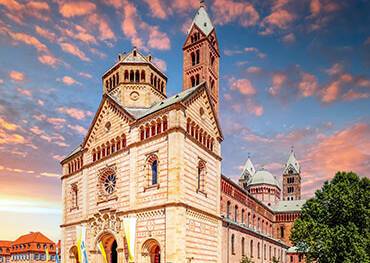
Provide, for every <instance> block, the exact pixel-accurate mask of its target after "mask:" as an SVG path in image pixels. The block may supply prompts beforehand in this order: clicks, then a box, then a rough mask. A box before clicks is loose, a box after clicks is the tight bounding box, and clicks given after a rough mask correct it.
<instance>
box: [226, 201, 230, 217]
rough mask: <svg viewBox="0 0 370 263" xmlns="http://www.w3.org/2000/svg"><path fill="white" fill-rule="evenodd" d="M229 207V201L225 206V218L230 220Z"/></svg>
mask: <svg viewBox="0 0 370 263" xmlns="http://www.w3.org/2000/svg"><path fill="white" fill-rule="evenodd" d="M230 206H231V203H230V201H227V206H226V217H227V218H228V219H229V218H230Z"/></svg>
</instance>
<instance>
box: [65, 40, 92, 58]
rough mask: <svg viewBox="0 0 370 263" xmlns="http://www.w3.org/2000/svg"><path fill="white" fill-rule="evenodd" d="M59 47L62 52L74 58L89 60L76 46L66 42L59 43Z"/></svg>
mask: <svg viewBox="0 0 370 263" xmlns="http://www.w3.org/2000/svg"><path fill="white" fill-rule="evenodd" d="M59 45H60V47H61V48H62V50H63V51H64V52H67V53H69V54H72V55H73V56H76V57H78V58H79V59H81V60H83V61H90V58H88V57H87V56H86V55H85V53H84V52H83V51H81V50H80V49H79V48H78V47H77V46H75V45H73V44H71V43H67V42H62V43H59Z"/></svg>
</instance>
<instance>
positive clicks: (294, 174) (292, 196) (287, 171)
mask: <svg viewBox="0 0 370 263" xmlns="http://www.w3.org/2000/svg"><path fill="white" fill-rule="evenodd" d="M300 199H301V167H300V165H299V163H298V161H297V159H296V157H295V154H294V150H293V148H292V149H291V151H290V155H289V158H288V161H287V163H286V164H285V168H284V172H283V200H287V201H290V200H300Z"/></svg>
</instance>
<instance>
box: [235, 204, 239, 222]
mask: <svg viewBox="0 0 370 263" xmlns="http://www.w3.org/2000/svg"><path fill="white" fill-rule="evenodd" d="M234 211H235V212H234V221H235V222H238V206H237V205H236V206H235V210H234Z"/></svg>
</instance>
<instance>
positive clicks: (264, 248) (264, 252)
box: [263, 244, 267, 259]
mask: <svg viewBox="0 0 370 263" xmlns="http://www.w3.org/2000/svg"><path fill="white" fill-rule="evenodd" d="M266 253H267V251H266V244H264V245H263V258H264V259H266V258H267V255H266Z"/></svg>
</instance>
